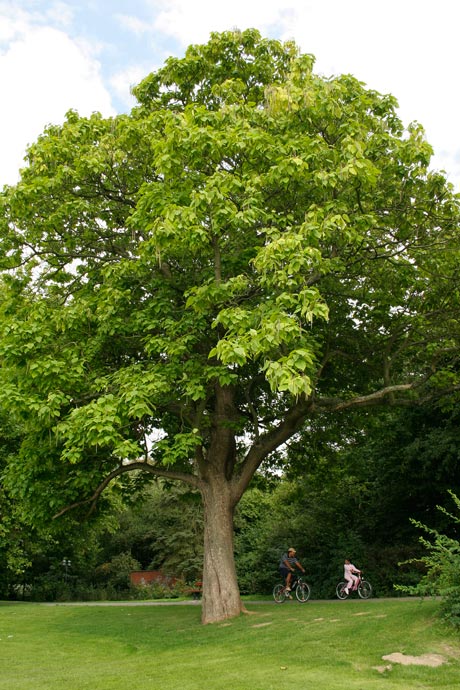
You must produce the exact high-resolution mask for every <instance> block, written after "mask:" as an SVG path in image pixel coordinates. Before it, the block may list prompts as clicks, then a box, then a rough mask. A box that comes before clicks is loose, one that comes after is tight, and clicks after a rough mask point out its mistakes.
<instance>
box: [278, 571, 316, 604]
mask: <svg viewBox="0 0 460 690" xmlns="http://www.w3.org/2000/svg"><path fill="white" fill-rule="evenodd" d="M291 592H292V594H295V596H296V599H297V601H299V602H300V603H301V604H304V603H305V602H306V601H308V599H309V598H310V585H309V584H307V583H306V582H305V581H304V580H303V578H302V577H301V576H300V575H299V576H297V575H296V576H295V577H294V580H293V581H292V583H291V591H290V592H286V585H285V584H281V583H279V584H277V585H275V586H274V587H273V599H274V600H275V601H276V603H277V604H282V603H283V602H284V601H285V600H286V599H292V594H291Z"/></svg>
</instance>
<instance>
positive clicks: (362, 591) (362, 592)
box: [335, 573, 372, 599]
mask: <svg viewBox="0 0 460 690" xmlns="http://www.w3.org/2000/svg"><path fill="white" fill-rule="evenodd" d="M348 586H349V585H348V583H347V582H339V584H338V585H337V587H336V589H335V593H336V594H337V597H338V598H339V599H348V597H349V596H350V594H352V593H353V592H358V595H359V596H360V597H361V599H369V597H370V596H372V587H371V583H370V582H368V581H367V580H363V574H362V573H360V574H359V575H358V581H357V582H356V583H355V584H354V586H353V587H352V588H351V589H350V591H349V592H348V594H347V592H346V591H345V589H346V588H347V587H348Z"/></svg>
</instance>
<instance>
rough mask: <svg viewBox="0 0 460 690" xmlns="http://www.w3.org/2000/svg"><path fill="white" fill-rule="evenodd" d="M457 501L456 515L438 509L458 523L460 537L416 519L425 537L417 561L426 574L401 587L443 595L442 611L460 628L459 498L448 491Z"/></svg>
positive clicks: (412, 591) (458, 531)
mask: <svg viewBox="0 0 460 690" xmlns="http://www.w3.org/2000/svg"><path fill="white" fill-rule="evenodd" d="M449 493H450V496H451V498H452V500H453V502H454V504H455V509H456V514H453V513H451V512H449V511H448V510H446V509H445V508H443V507H442V506H438V510H439V511H440V512H441V513H442V514H443V515H444V516H445V517H447V518H448V520H449V521H450V522H451V524H452V525H454V526H457V529H456V534H457V538H454V537H452V536H448V535H447V534H443V533H441V532H439V531H438V530H437V529H434V528H433V527H429V526H428V525H425V524H423V523H421V522H419V521H417V520H413V524H414V525H415V526H416V527H417V528H419V530H422V531H423V532H424V534H425V535H426V536H421V537H420V543H421V544H422V546H423V547H424V553H423V555H422V556H421V557H420V558H419V559H418V562H419V563H421V564H422V565H423V566H424V570H425V574H424V576H423V577H422V578H421V580H420V582H419V583H418V584H417V585H416V586H414V587H407V586H406V587H403V586H400V587H399V589H400V591H403V592H406V593H409V594H418V595H421V596H434V595H440V596H442V599H443V601H442V614H443V616H444V618H445V619H446V620H447V621H449V623H450V624H451V625H452V626H453V627H454V628H456V629H457V630H459V629H460V539H459V536H460V529H459V527H458V526H459V525H460V498H459V497H458V496H456V495H455V494H454V493H453V492H452V491H451V492H449Z"/></svg>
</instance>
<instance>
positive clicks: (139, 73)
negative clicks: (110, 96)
mask: <svg viewBox="0 0 460 690" xmlns="http://www.w3.org/2000/svg"><path fill="white" fill-rule="evenodd" d="M149 71H151V70H148V69H147V68H143V67H140V66H136V67H130V68H128V69H126V70H123V71H121V72H117V73H116V74H114V75H113V76H112V77H111V78H110V85H111V87H112V89H113V92H114V93H115V94H116V96H117V97H118V98H119V99H120V101H121V102H122V103H123V104H124V105H125V106H126V107H127V108H128V109H130V108H132V107H134V105H136V103H137V101H136V99H135V98H134V96H132V95H131V87H132V86H136V84H139V82H140V81H141V80H142V79H143V78H144V77H145V76H146V75H147V74H148V73H149Z"/></svg>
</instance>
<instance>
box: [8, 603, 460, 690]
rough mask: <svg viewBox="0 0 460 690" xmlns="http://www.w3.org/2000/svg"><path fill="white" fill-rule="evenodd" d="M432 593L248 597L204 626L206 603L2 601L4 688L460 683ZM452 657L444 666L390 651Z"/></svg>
mask: <svg viewBox="0 0 460 690" xmlns="http://www.w3.org/2000/svg"><path fill="white" fill-rule="evenodd" d="M438 606H439V603H438V602H437V601H434V600H424V601H420V600H411V601H407V600H398V599H395V600H378V599H372V600H369V601H357V600H352V601H344V602H339V601H337V602H336V601H309V602H307V603H306V604H298V603H297V602H295V601H294V602H286V603H285V604H283V605H278V606H277V605H274V604H268V603H262V602H260V603H257V604H248V608H249V609H251V610H252V611H253V614H252V615H247V616H246V615H245V616H241V617H240V618H238V619H235V620H232V621H229V622H227V623H223V624H215V625H208V626H203V625H201V623H200V605H199V604H198V605H180V604H179V605H177V604H176V605H174V606H149V605H147V606H129V605H124V604H122V605H118V606H103V605H89V606H84V605H81V606H75V605H42V604H16V603H15V604H13V603H6V602H5V603H3V604H1V603H0V689H1V690H64V689H66V690H90V689H91V690H147V689H148V690H178V689H180V690H203V689H204V688H212V689H213V690H224V689H225V690H227V689H228V690H272V689H273V690H285V689H286V690H287V689H288V688H289V689H291V688H293V687H296V688H299V689H301V690H307V689H308V690H309V689H311V690H336V689H337V690H354V689H356V690H372V689H373V688H382V689H384V690H394V689H396V688H398V689H400V690H416V689H418V688H420V689H422V688H423V689H424V690H427V689H431V688H458V687H459V685H460V635H459V634H456V633H454V632H452V631H450V630H449V629H448V628H446V627H445V626H443V625H442V624H441V623H440V622H439V621H438V620H437V619H436V617H435V614H436V612H437V609H438ZM395 652H400V653H403V654H405V655H412V656H420V655H422V654H437V655H442V657H443V658H444V659H445V663H443V664H442V665H441V666H438V667H437V668H434V667H430V666H420V665H411V666H405V665H401V664H396V663H390V662H388V661H383V660H382V656H384V655H388V654H392V653H395Z"/></svg>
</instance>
